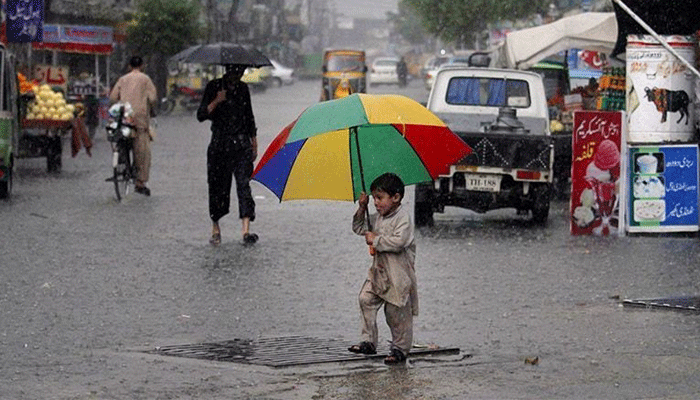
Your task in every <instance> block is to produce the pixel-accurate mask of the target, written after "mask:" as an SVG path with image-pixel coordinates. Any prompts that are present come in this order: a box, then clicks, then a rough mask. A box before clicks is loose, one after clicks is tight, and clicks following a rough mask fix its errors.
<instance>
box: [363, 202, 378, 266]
mask: <svg viewBox="0 0 700 400" xmlns="http://www.w3.org/2000/svg"><path fill="white" fill-rule="evenodd" d="M365 211H366V213H367V216H366V217H367V230H369V231H371V230H372V223H371V222H370V220H369V207H367V210H365ZM376 252H377V249H375V248H374V246H372V245H369V255H370V256H374V254H375V253H376Z"/></svg>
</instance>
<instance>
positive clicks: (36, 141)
mask: <svg viewBox="0 0 700 400" xmlns="http://www.w3.org/2000/svg"><path fill="white" fill-rule="evenodd" d="M72 130H73V125H72V123H71V121H70V120H67V121H63V120H52V119H23V120H21V132H20V137H19V146H18V147H19V149H18V150H19V151H18V156H19V157H22V158H29V157H46V169H47V171H49V172H60V171H61V153H62V151H63V143H62V138H63V137H64V136H67V135H68V134H69V133H70V132H71V131H72Z"/></svg>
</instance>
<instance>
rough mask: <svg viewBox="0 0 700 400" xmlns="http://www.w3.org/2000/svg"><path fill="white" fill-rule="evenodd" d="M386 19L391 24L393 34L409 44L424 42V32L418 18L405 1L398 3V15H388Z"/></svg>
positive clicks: (390, 13)
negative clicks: (393, 30) (396, 34)
mask: <svg viewBox="0 0 700 400" xmlns="http://www.w3.org/2000/svg"><path fill="white" fill-rule="evenodd" d="M388 19H389V22H391V23H392V24H393V26H394V29H395V32H396V33H398V34H399V35H401V37H403V38H404V40H406V41H407V42H409V43H411V44H423V43H425V42H426V31H425V29H424V28H423V26H422V25H421V20H420V16H419V15H418V14H417V13H416V12H415V10H414V9H413V8H412V7H410V6H409V5H408V4H407V3H406V2H405V1H401V2H399V4H398V13H392V12H389V13H388Z"/></svg>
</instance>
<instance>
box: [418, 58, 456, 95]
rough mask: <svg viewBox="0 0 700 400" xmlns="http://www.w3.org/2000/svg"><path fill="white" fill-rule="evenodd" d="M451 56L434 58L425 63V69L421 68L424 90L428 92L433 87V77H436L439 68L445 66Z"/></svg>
mask: <svg viewBox="0 0 700 400" xmlns="http://www.w3.org/2000/svg"><path fill="white" fill-rule="evenodd" d="M450 57H452V56H451V55H442V56H435V57H433V58H431V59H429V60H428V61H426V62H425V67H423V70H424V73H423V81H424V83H425V88H426V89H427V90H430V88H432V87H433V82H434V81H435V75H437V72H438V70H439V69H440V66H442V65H443V64H445V63H446V62H447V61H448V60H449V59H450Z"/></svg>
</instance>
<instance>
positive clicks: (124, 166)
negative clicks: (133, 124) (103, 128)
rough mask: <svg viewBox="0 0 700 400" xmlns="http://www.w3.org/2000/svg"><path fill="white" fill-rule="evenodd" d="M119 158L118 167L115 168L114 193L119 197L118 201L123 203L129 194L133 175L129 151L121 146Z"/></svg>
mask: <svg viewBox="0 0 700 400" xmlns="http://www.w3.org/2000/svg"><path fill="white" fill-rule="evenodd" d="M117 157H118V158H117V165H116V166H115V167H114V192H115V193H116V195H117V201H121V200H122V198H123V197H124V196H126V195H127V194H129V191H130V185H131V183H132V180H133V175H132V168H131V157H130V156H129V150H128V149H126V148H124V146H119V154H118V155H117Z"/></svg>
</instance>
